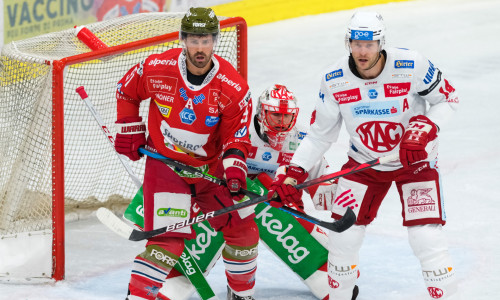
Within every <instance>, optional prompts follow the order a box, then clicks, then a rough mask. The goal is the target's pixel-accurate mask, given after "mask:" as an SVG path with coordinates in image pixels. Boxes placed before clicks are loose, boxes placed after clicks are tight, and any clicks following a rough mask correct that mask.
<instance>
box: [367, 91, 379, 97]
mask: <svg viewBox="0 0 500 300" xmlns="http://www.w3.org/2000/svg"><path fill="white" fill-rule="evenodd" d="M377 96H378V92H377V90H375V89H371V90H369V91H368V97H370V99H377Z"/></svg>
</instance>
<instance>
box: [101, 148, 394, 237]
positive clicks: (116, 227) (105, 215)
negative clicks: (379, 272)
mask: <svg viewBox="0 0 500 300" xmlns="http://www.w3.org/2000/svg"><path fill="white" fill-rule="evenodd" d="M397 159H398V155H397V154H393V155H389V156H386V157H381V158H377V159H374V160H371V161H369V162H366V163H362V164H359V165H357V166H354V167H352V168H349V169H344V170H341V171H338V172H335V173H331V174H327V175H323V176H320V177H318V178H316V179H312V180H309V181H306V182H304V183H301V184H298V185H296V186H295V187H296V188H297V189H304V188H307V187H310V186H314V185H317V184H320V183H322V182H326V181H330V180H333V179H336V178H340V177H343V176H346V175H349V174H353V173H356V172H360V171H362V170H365V169H369V168H372V167H374V166H377V165H380V164H385V163H388V162H391V161H395V160H397ZM176 163H179V162H176ZM205 175H206V174H205ZM265 201H267V195H264V196H259V197H255V198H250V199H249V200H247V201H243V202H240V203H237V204H235V205H232V206H229V207H225V208H222V209H219V210H216V211H211V212H208V213H206V214H204V215H199V216H197V217H194V218H191V219H189V220H185V221H182V222H178V223H175V224H171V225H169V226H165V227H162V228H158V229H154V230H150V231H140V230H136V229H134V228H132V227H130V226H129V225H128V224H126V223H125V222H123V221H122V220H121V219H120V218H118V217H117V216H116V215H115V214H113V213H112V212H111V211H109V210H108V209H106V208H103V207H102V208H99V209H98V210H97V217H98V218H99V220H101V222H102V223H103V224H105V225H106V226H108V228H110V229H111V230H113V231H114V232H115V233H117V234H119V235H121V236H123V237H125V238H127V239H129V240H131V241H141V240H144V239H149V238H152V237H155V236H157V235H161V234H164V233H166V232H171V231H174V230H177V229H180V228H184V227H186V226H190V225H192V224H196V223H200V222H203V221H205V220H207V219H211V218H215V217H218V216H221V215H224V214H227V213H230V212H233V211H236V210H238V209H241V208H244V207H248V206H251V205H255V204H258V203H261V202H265ZM284 210H285V211H287V212H288V211H290V210H292V209H291V208H284ZM293 214H294V215H295V216H299V215H302V213H300V212H298V211H297V213H296V212H295V210H293ZM304 215H305V214H304ZM308 217H310V216H308ZM318 221H319V222H317V223H315V224H318V225H320V226H322V227H324V228H326V229H328V230H331V231H335V232H342V231H345V230H347V229H348V228H350V227H351V226H352V225H353V224H354V223H355V222H356V215H355V214H354V212H353V211H352V210H351V209H350V208H347V211H346V213H345V214H344V216H343V217H342V218H341V219H340V220H337V221H334V222H326V221H321V220H318ZM313 223H314V222H313Z"/></svg>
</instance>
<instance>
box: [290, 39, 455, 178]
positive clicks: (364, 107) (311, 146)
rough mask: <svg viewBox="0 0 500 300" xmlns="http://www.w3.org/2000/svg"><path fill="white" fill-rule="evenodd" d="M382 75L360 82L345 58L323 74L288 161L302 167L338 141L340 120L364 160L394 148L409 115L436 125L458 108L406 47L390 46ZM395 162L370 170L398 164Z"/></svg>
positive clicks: (446, 86)
mask: <svg viewBox="0 0 500 300" xmlns="http://www.w3.org/2000/svg"><path fill="white" fill-rule="evenodd" d="M386 54H387V57H386V62H385V67H384V69H383V71H382V73H381V74H380V75H379V76H378V77H377V78H374V79H370V80H365V79H361V78H359V77H357V76H355V75H354V74H353V73H352V71H351V70H350V69H349V56H346V57H344V58H342V59H341V60H339V61H338V62H337V63H335V64H333V65H330V66H329V67H328V68H327V69H326V70H325V71H324V72H323V73H322V74H323V78H322V80H321V87H320V91H319V99H318V101H317V104H316V108H315V109H316V120H315V122H314V124H313V125H312V126H311V128H310V129H309V132H308V134H307V136H306V137H305V138H304V140H303V141H302V143H301V146H300V147H299V148H298V150H297V151H296V152H295V154H294V156H293V159H292V161H291V163H294V164H296V165H299V166H301V167H302V168H304V169H305V170H308V169H310V168H312V166H313V165H314V164H315V163H316V162H317V161H318V160H319V159H321V157H322V156H323V154H324V153H325V152H326V151H327V150H328V148H329V147H330V145H331V144H332V143H334V142H336V141H337V138H338V136H339V131H340V129H341V125H342V120H344V123H345V126H346V129H347V132H348V133H349V136H350V149H349V152H348V155H349V156H350V157H351V158H353V159H354V160H355V161H357V162H360V163H363V162H367V161H370V160H373V159H376V158H379V157H382V156H386V155H390V154H393V153H397V152H399V143H400V141H401V138H402V137H403V134H404V132H405V128H406V127H407V125H408V122H409V120H410V118H411V117H413V116H416V115H425V116H427V117H428V118H429V119H430V120H432V121H433V122H434V123H435V124H436V125H437V126H438V127H441V126H442V124H444V123H445V122H446V121H447V120H448V119H449V118H450V117H451V115H452V114H453V113H454V111H455V110H456V109H457V106H458V97H457V94H456V92H455V88H454V87H453V86H452V84H451V83H450V81H449V80H448V79H447V78H445V77H444V76H443V74H442V73H441V71H440V70H439V69H438V68H437V67H436V66H434V64H432V63H431V62H430V61H429V60H427V59H426V58H425V57H423V56H422V55H420V54H419V53H417V52H415V51H411V50H407V49H399V48H389V49H387V50H386ZM426 150H427V152H428V153H429V156H428V158H427V160H428V161H431V160H435V159H436V158H437V139H436V140H434V141H433V142H431V143H429V144H428V145H427V148H426ZM401 167H402V165H401V163H400V162H399V161H395V162H393V163H390V164H386V165H379V166H376V167H374V169H377V170H381V171H391V170H395V169H398V168H401Z"/></svg>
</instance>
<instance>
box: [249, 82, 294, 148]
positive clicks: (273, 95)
mask: <svg viewBox="0 0 500 300" xmlns="http://www.w3.org/2000/svg"><path fill="white" fill-rule="evenodd" d="M256 114H257V120H258V122H259V125H260V133H261V135H264V134H265V135H266V136H267V138H268V142H269V144H270V145H271V147H272V148H274V149H276V150H278V151H279V150H280V149H281V147H282V146H283V145H282V144H283V141H284V139H285V138H286V133H287V132H289V131H290V130H292V128H293V127H294V126H295V123H296V122H297V116H298V114H299V107H298V105H297V98H296V97H295V95H294V94H293V92H291V91H290V90H288V88H287V87H286V86H284V85H282V84H273V85H272V86H270V87H268V88H267V89H265V90H264V91H263V92H262V94H261V95H260V97H259V101H258V103H257V112H256Z"/></svg>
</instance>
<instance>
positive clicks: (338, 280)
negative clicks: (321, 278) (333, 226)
mask: <svg viewBox="0 0 500 300" xmlns="http://www.w3.org/2000/svg"><path fill="white" fill-rule="evenodd" d="M364 235H365V226H358V225H353V226H352V227H351V228H349V229H348V230H346V231H344V232H342V233H337V232H330V233H329V245H328V250H329V254H328V285H329V287H330V293H329V295H330V299H335V300H351V299H352V291H353V289H354V285H355V284H356V279H357V278H358V274H359V269H358V265H359V249H360V248H361V244H362V242H363V238H364Z"/></svg>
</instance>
